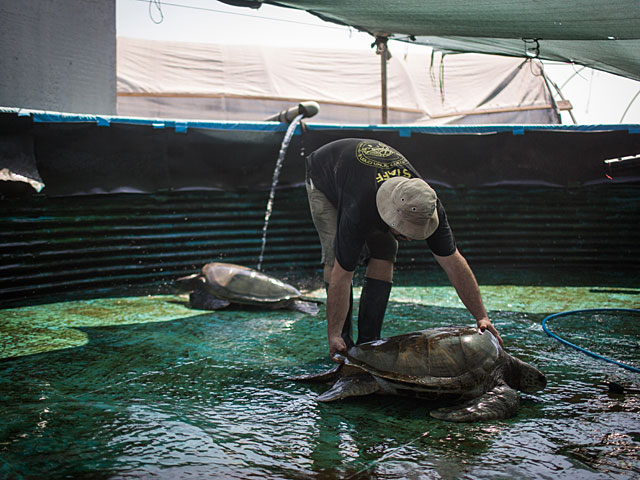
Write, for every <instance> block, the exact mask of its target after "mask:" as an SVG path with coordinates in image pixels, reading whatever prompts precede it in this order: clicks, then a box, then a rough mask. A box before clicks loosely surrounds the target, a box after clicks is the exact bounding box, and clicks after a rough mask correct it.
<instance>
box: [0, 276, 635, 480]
mask: <svg viewBox="0 0 640 480" xmlns="http://www.w3.org/2000/svg"><path fill="white" fill-rule="evenodd" d="M476 274H477V275H478V278H479V281H480V283H481V290H482V293H483V296H484V299H485V304H486V306H487V308H488V310H489V311H490V316H491V318H492V320H493V321H494V323H495V324H496V326H497V327H498V329H499V330H500V333H501V335H502V337H503V339H504V340H505V348H506V349H507V350H508V351H509V352H510V353H512V354H513V355H515V356H517V357H519V358H521V359H522V360H525V361H527V362H529V363H532V364H534V365H536V366H538V367H539V368H540V369H541V370H543V371H544V372H545V373H546V374H547V376H548V379H549V386H548V387H547V389H545V390H544V391H543V392H541V393H540V394H537V395H523V396H522V397H523V399H522V405H521V407H520V410H519V412H518V415H517V416H516V417H514V418H510V419H507V420H504V421H496V422H484V423H478V424H450V423H444V422H441V421H438V420H435V419H433V418H431V417H429V415H428V405H424V404H423V403H421V402H419V401H417V400H412V399H404V398H399V397H383V396H379V397H369V398H360V399H355V400H347V401H344V402H339V403H333V404H320V403H318V402H317V401H316V400H315V397H316V395H317V394H318V393H320V392H322V391H323V389H324V387H323V386H315V385H311V386H310V385H303V384H296V383H293V382H291V381H290V380H288V379H287V377H288V376H289V375H292V374H299V373H307V372H312V371H319V370H322V369H325V368H327V367H329V366H331V365H330V362H329V361H328V358H327V352H326V345H325V336H326V334H325V323H324V317H323V313H324V308H322V309H321V312H320V315H318V316H316V317H314V316H309V315H305V314H301V313H298V312H291V311H285V310H278V311H260V310H251V309H230V310H225V311H218V312H202V311H195V310H191V309H189V308H188V306H187V305H186V303H185V298H184V297H181V296H175V295H152V296H137V297H112V298H96V299H87V300H77V301H67V302H60V303H49V304H44V305H34V306H26V307H21V308H12V309H4V310H0V315H1V316H2V322H1V324H0V358H1V360H0V414H1V418H2V419H3V421H2V424H1V425H0V478H21V477H23V478H140V477H143V478H318V479H324V478H603V479H604V478H636V477H637V476H638V475H639V474H640V420H639V419H640V415H639V414H640V400H639V399H638V396H637V395H617V394H612V393H609V392H608V391H607V389H606V387H605V386H604V385H603V382H604V381H605V380H607V379H615V380H616V381H618V382H620V383H623V384H625V385H631V386H636V387H638V385H639V384H640V381H639V377H638V374H635V373H633V372H629V371H627V370H623V369H620V368H619V367H617V366H615V365H612V364H608V363H606V362H602V361H598V360H596V359H593V358H591V357H588V356H586V355H584V354H582V353H580V352H578V351H575V350H572V349H570V348H568V347H566V346H564V345H562V344H560V343H559V342H557V341H556V340H554V339H552V338H550V337H548V336H547V335H546V334H545V333H544V332H543V331H542V328H541V325H540V323H541V321H542V319H543V318H544V317H545V316H546V315H548V314H550V313H555V312H560V311H565V310H577V309H588V308H607V307H608V308H616V307H617V308H638V306H640V281H638V279H636V278H633V276H630V275H629V274H621V273H620V272H610V273H606V272H605V273H603V272H600V273H598V274H596V273H594V272H590V276H586V274H584V272H580V274H576V273H574V272H564V273H562V274H558V272H555V273H549V272H539V271H538V272H536V271H521V272H499V271H492V270H486V271H483V270H480V271H476ZM358 292H359V289H358V286H357V285H356V299H357V298H358V297H357V294H358ZM311 294H313V295H317V296H320V297H322V296H323V292H321V291H314V292H311ZM638 322H640V314H628V315H621V314H614V313H611V314H609V313H601V314H597V315H577V316H575V317H574V316H572V317H566V318H562V319H558V320H557V321H556V322H554V324H553V325H551V327H552V329H555V331H557V332H559V333H562V334H563V335H566V336H568V337H569V338H570V339H573V340H576V341H577V342H583V343H585V344H586V345H585V346H588V347H589V348H592V349H598V348H599V349H601V352H600V353H603V354H605V355H611V356H616V357H617V359H618V360H621V361H625V362H626V363H629V364H632V365H635V366H640V354H639V353H638V351H640V349H639V348H638V347H639V346H640V345H639V341H640V333H639V332H640V324H639V323H638ZM470 323H473V322H472V320H471V318H470V316H469V314H468V312H467V311H466V310H465V309H464V308H463V307H462V305H461V304H460V301H459V300H458V299H457V296H456V295H455V292H454V290H453V289H452V288H451V287H450V286H447V285H446V282H443V281H442V278H441V276H440V274H436V273H427V274H419V273H416V272H399V273H398V275H397V277H396V282H395V285H394V289H393V293H392V297H391V302H390V305H389V308H388V311H387V317H386V320H385V325H384V328H383V334H384V335H386V336H390V335H395V334H400V333H406V332H408V331H412V330H419V329H422V328H428V327H431V326H446V325H453V324H470Z"/></svg>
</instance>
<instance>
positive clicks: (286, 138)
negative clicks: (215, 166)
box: [256, 114, 304, 270]
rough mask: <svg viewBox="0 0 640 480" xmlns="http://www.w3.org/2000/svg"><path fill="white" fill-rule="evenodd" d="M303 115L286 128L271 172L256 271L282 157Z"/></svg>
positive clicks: (265, 235) (265, 238) (263, 245)
mask: <svg viewBox="0 0 640 480" xmlns="http://www.w3.org/2000/svg"><path fill="white" fill-rule="evenodd" d="M303 116H304V115H303V114H300V115H298V116H297V117H296V118H294V119H293V120H292V121H291V123H290V124H289V127H288V128H287V132H286V133H285V134H284V138H283V139H282V144H281V145H280V152H279V153H278V161H277V162H276V168H275V169H274V170H273V180H272V181H271V191H270V192H269V201H268V202H267V208H266V211H265V214H264V225H263V227H262V246H261V248H260V257H259V258H258V265H257V267H256V269H257V270H262V261H263V260H264V250H265V247H266V246H267V229H268V228H269V219H270V218H271V212H272V211H273V199H274V197H275V196H276V187H277V186H278V179H279V177H280V170H282V164H283V163H284V157H285V155H286V154H287V150H288V148H289V144H290V143H291V138H292V137H293V133H294V132H295V131H296V127H297V126H298V124H299V123H300V120H301V119H302V117H303Z"/></svg>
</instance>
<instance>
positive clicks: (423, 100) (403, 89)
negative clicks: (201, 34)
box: [117, 37, 559, 125]
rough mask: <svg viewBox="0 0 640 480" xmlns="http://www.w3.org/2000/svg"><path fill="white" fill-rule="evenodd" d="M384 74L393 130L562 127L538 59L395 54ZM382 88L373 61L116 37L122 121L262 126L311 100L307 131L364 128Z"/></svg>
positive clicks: (375, 118)
mask: <svg viewBox="0 0 640 480" xmlns="http://www.w3.org/2000/svg"><path fill="white" fill-rule="evenodd" d="M341 65H349V68H348V69H344V68H341V67H340V66H341ZM387 70H388V74H387V77H388V85H389V98H388V102H389V120H390V122H391V123H420V124H432V125H442V124H482V123H485V124H486V123H501V124H503V123H520V124H539V123H547V124H548V123H559V117H558V114H557V112H556V110H555V106H554V102H553V99H552V95H551V92H550V91H549V88H548V86H547V83H546V82H545V80H544V77H543V76H542V75H541V66H540V63H539V62H537V61H535V60H531V61H530V60H527V61H524V60H522V59H519V58H512V57H500V56H490V55H477V54H468V55H455V56H451V57H450V56H446V57H445V58H442V56H441V55H436V56H435V57H434V58H432V57H431V56H430V55H428V54H426V53H425V54H424V55H417V56H416V55H414V56H409V57H408V58H405V59H403V58H401V57H400V56H395V55H394V56H393V57H392V58H391V59H390V60H389V63H388V68H387ZM379 82H380V60H379V57H378V56H377V55H375V54H374V53H373V52H366V53H365V54H363V53H362V52H360V51H349V50H337V49H336V50H329V49H308V48H307V49H305V48H295V47H293V48H277V47H268V46H264V45H252V46H245V45H215V44H204V43H183V42H161V41H151V40H139V39H132V38H123V37H118V97H117V98H118V106H117V109H118V114H119V115H126V116H145V117H165V118H166V117H169V118H171V117H173V118H200V119H212V118H214V119H218V120H263V119H265V118H267V117H269V116H271V115H273V114H274V113H277V112H279V111H281V110H283V109H286V108H289V107H290V106H291V105H292V104H294V103H298V102H301V101H305V100H315V101H317V102H318V103H319V104H320V113H319V114H318V115H317V116H316V117H314V118H313V119H312V120H311V121H312V122H327V123H330V122H338V123H350V124H354V123H355V124H371V123H377V122H379V120H380V84H379Z"/></svg>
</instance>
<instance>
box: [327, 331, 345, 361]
mask: <svg viewBox="0 0 640 480" xmlns="http://www.w3.org/2000/svg"><path fill="white" fill-rule="evenodd" d="M346 351H347V344H346V343H344V340H343V339H342V337H341V336H338V337H330V338H329V356H330V357H331V360H333V361H334V362H336V363H342V361H341V360H339V359H337V358H336V357H335V354H336V353H344V352H346Z"/></svg>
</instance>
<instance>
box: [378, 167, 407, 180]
mask: <svg viewBox="0 0 640 480" xmlns="http://www.w3.org/2000/svg"><path fill="white" fill-rule="evenodd" d="M392 177H406V178H413V175H412V174H411V172H410V171H409V170H407V169H406V168H394V169H392V170H385V171H384V172H378V174H377V175H376V183H382V182H385V181H387V180H389V179H390V178H392Z"/></svg>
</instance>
